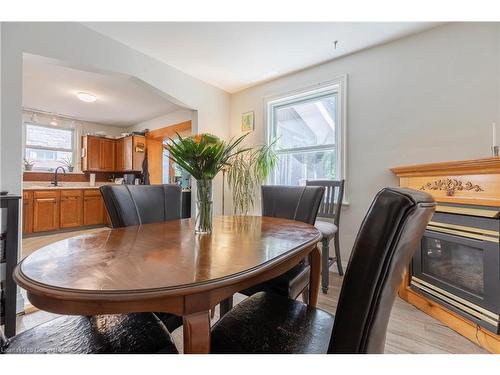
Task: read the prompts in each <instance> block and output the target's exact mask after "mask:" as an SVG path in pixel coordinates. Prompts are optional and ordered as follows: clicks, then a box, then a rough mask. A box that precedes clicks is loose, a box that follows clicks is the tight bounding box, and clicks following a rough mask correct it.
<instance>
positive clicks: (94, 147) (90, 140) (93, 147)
mask: <svg viewBox="0 0 500 375" xmlns="http://www.w3.org/2000/svg"><path fill="white" fill-rule="evenodd" d="M86 159H87V162H86V164H87V165H86V170H89V171H99V170H101V139H100V138H97V137H91V136H87V137H86Z"/></svg>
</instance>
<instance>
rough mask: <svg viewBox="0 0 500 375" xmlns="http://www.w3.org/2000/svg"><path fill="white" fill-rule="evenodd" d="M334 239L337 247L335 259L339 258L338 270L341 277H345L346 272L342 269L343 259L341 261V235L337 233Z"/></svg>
mask: <svg viewBox="0 0 500 375" xmlns="http://www.w3.org/2000/svg"><path fill="white" fill-rule="evenodd" d="M333 239H334V247H335V258H337V269H338V270H339V275H340V276H344V270H343V269H342V259H340V243H339V234H338V233H335V236H334V238H333Z"/></svg>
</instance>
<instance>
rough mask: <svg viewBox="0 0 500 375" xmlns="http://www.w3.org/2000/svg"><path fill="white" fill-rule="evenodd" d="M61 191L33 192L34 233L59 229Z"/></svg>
mask: <svg viewBox="0 0 500 375" xmlns="http://www.w3.org/2000/svg"><path fill="white" fill-rule="evenodd" d="M59 200H60V192H59V191H34V192H33V232H35V233H36V232H45V231H51V230H57V229H59Z"/></svg>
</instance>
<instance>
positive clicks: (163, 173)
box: [146, 121, 192, 189]
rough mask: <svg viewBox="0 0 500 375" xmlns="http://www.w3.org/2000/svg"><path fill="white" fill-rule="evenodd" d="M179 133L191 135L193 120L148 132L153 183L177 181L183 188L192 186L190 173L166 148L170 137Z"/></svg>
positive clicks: (149, 161) (151, 179) (150, 169)
mask: <svg viewBox="0 0 500 375" xmlns="http://www.w3.org/2000/svg"><path fill="white" fill-rule="evenodd" d="M177 134H179V135H180V136H182V137H186V136H189V135H191V134H192V124H191V121H185V122H181V123H178V124H175V125H171V126H166V127H163V128H159V129H155V130H152V131H150V132H148V133H147V134H146V146H147V147H146V149H147V156H148V169H149V180H150V183H151V184H152V185H154V184H173V183H177V184H179V185H181V186H182V188H183V189H189V188H190V185H191V182H190V180H191V179H190V176H189V174H187V173H186V172H184V171H182V170H181V169H180V168H178V167H176V166H175V165H174V163H173V162H172V161H171V160H170V159H169V157H168V151H166V150H165V148H164V145H165V144H167V143H168V142H169V139H171V138H174V137H176V136H177Z"/></svg>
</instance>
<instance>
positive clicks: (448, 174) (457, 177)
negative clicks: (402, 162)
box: [391, 157, 500, 207]
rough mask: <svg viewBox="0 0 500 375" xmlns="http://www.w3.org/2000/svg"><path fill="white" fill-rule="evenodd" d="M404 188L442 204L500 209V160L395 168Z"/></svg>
mask: <svg viewBox="0 0 500 375" xmlns="http://www.w3.org/2000/svg"><path fill="white" fill-rule="evenodd" d="M391 171H392V172H393V173H394V174H396V176H398V177H399V179H400V182H399V183H400V186H404V187H409V188H412V189H416V190H423V191H426V192H428V193H430V194H431V195H432V196H433V197H434V198H435V199H436V201H438V202H445V203H458V204H470V205H480V206H494V207H500V157H492V158H484V159H474V160H462V161H449V162H442V163H430V164H417V165H409V166H403V167H395V168H391Z"/></svg>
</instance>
